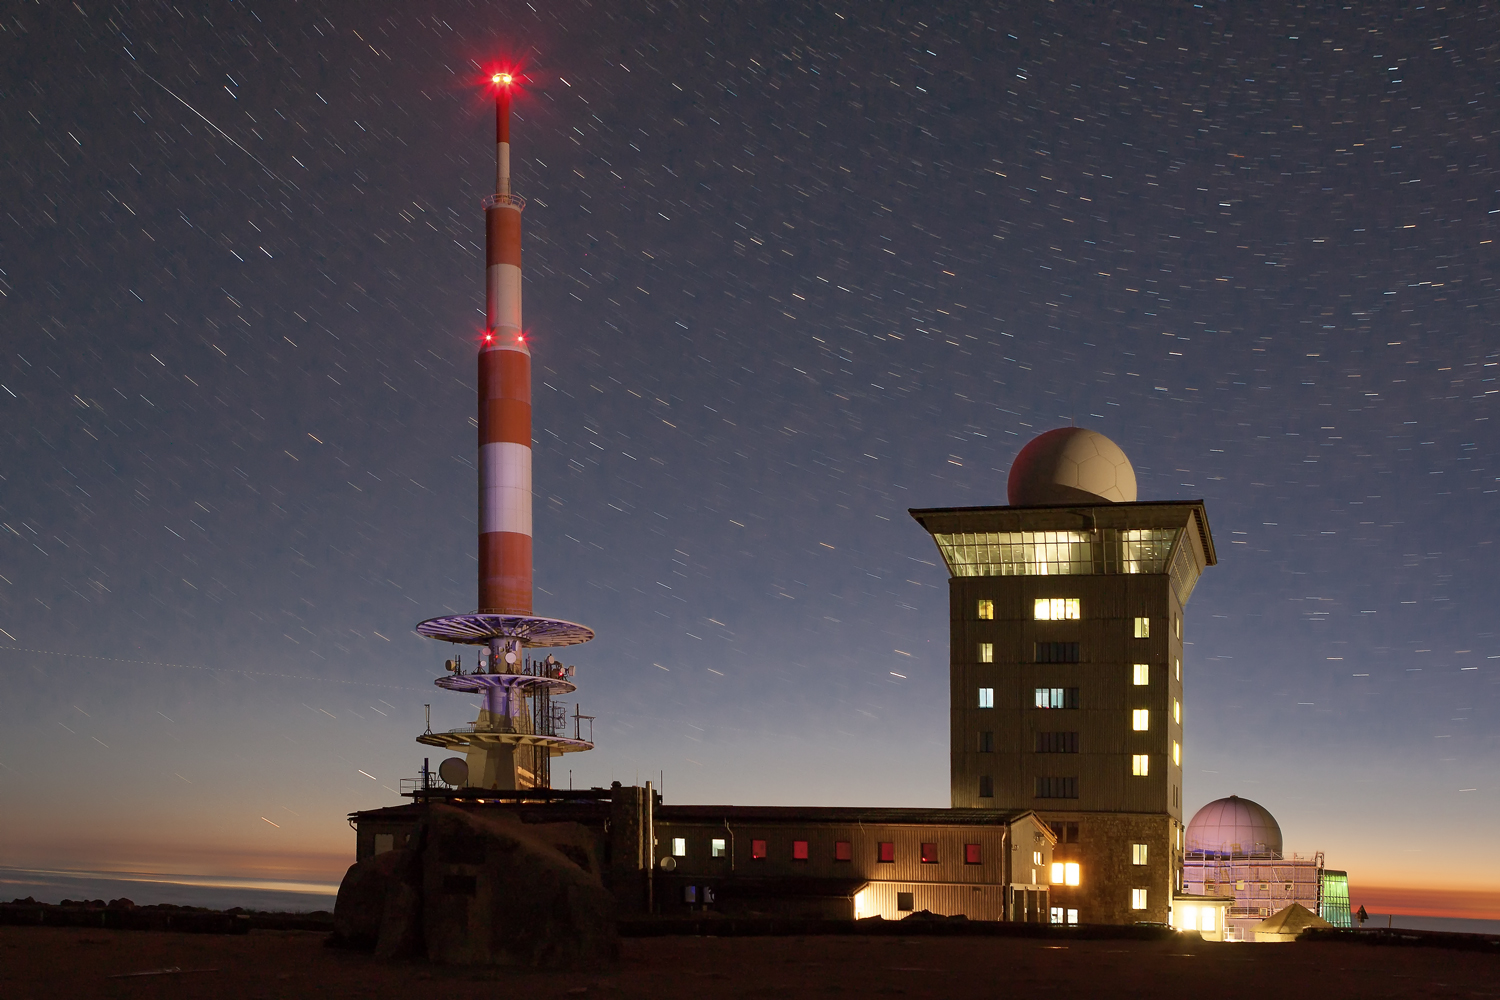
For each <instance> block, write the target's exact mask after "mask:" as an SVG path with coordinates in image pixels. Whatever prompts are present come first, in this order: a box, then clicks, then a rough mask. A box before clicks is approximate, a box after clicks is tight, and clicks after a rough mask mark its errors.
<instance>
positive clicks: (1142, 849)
mask: <svg viewBox="0 0 1500 1000" xmlns="http://www.w3.org/2000/svg"><path fill="white" fill-rule="evenodd" d="M1130 863H1131V864H1133V865H1143V864H1145V863H1146V845H1145V844H1131V845H1130Z"/></svg>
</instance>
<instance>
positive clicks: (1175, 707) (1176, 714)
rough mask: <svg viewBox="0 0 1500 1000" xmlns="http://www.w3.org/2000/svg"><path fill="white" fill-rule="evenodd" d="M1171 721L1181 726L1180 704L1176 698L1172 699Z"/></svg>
mask: <svg viewBox="0 0 1500 1000" xmlns="http://www.w3.org/2000/svg"><path fill="white" fill-rule="evenodd" d="M1172 721H1173V722H1175V723H1177V724H1178V725H1181V724H1182V702H1180V701H1178V700H1177V699H1176V698H1173V699H1172Z"/></svg>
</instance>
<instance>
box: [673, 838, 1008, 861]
mask: <svg viewBox="0 0 1500 1000" xmlns="http://www.w3.org/2000/svg"><path fill="white" fill-rule="evenodd" d="M708 844H709V855H710V856H711V857H715V858H727V857H728V856H729V846H728V840H727V838H724V837H713V838H711V839H710V840H709V842H708ZM790 848H791V849H790V854H789V859H790V860H792V861H809V860H811V854H810V847H809V842H808V841H806V840H793V841H792V842H791V845H790ZM687 850H688V846H687V838H686V837H673V838H672V857H674V858H685V857H687ZM920 854H921V861H922V864H924V865H935V864H938V863H940V861H941V858H940V857H939V851H938V845H937V844H922V845H921V849H920ZM769 857H770V851H769V846H768V842H767V841H765V840H759V839H752V840H751V841H750V858H751V860H754V861H764V860H766V859H767V858H769ZM833 860H834V861H853V860H854V844H853V842H851V841H848V840H836V841H834V842H833ZM875 860H876V861H879V862H881V863H883V864H894V863H895V861H896V844H895V842H894V841H890V840H882V841H880V842H878V843H877V844H876V845H875ZM981 863H982V862H981V852H980V846H979V845H978V844H965V845H964V864H966V865H977V864H981Z"/></svg>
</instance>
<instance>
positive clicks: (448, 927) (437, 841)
mask: <svg viewBox="0 0 1500 1000" xmlns="http://www.w3.org/2000/svg"><path fill="white" fill-rule="evenodd" d="M595 852H596V845H595V842H594V838H593V836H592V835H591V834H590V833H589V831H588V830H586V829H585V828H584V827H582V826H580V825H578V824H575V823H548V824H537V825H528V824H525V823H522V822H520V821H519V820H518V819H515V818H513V817H509V816H503V815H497V816H480V815H476V814H474V813H470V812H467V811H465V810H463V809H459V808H455V807H453V806H447V805H433V806H431V807H430V809H429V813H428V817H427V828H426V837H425V843H424V846H423V850H422V861H421V863H422V892H421V897H422V914H421V925H422V932H423V935H424V937H425V940H426V951H427V957H428V958H429V959H431V960H432V961H435V962H445V963H451V964H455V965H519V966H531V967H537V968H566V969H580V968H597V967H600V966H604V965H608V964H610V963H611V962H613V961H614V960H615V958H616V957H617V955H618V952H619V938H618V935H617V930H616V925H615V903H614V897H613V896H612V895H611V894H610V893H609V891H608V890H606V889H605V888H604V884H603V882H602V881H601V880H600V877H599V859H598V857H597V855H596V853H595ZM340 898H341V900H342V891H341V893H340Z"/></svg>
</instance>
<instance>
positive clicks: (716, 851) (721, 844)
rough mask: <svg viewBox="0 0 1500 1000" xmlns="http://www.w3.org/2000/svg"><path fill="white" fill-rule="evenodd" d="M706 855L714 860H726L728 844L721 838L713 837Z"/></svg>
mask: <svg viewBox="0 0 1500 1000" xmlns="http://www.w3.org/2000/svg"><path fill="white" fill-rule="evenodd" d="M708 853H709V854H710V855H711V856H712V857H715V858H726V857H728V856H729V844H728V842H727V841H725V840H724V839H723V838H722V837H715V838H714V839H713V840H711V841H710V842H709V851H708Z"/></svg>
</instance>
